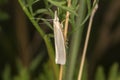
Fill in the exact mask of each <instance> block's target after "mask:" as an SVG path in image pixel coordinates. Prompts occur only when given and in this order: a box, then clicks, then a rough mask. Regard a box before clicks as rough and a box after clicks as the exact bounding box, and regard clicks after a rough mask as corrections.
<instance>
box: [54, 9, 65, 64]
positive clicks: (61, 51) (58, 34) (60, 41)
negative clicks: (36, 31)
mask: <svg viewBox="0 0 120 80" xmlns="http://www.w3.org/2000/svg"><path fill="white" fill-rule="evenodd" d="M53 27H54V41H55V53H56V58H55V62H56V64H61V65H64V64H65V62H66V50H65V39H64V35H63V32H62V24H61V23H60V22H59V18H58V16H57V11H55V14H54V19H53Z"/></svg>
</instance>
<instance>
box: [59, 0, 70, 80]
mask: <svg viewBox="0 0 120 80" xmlns="http://www.w3.org/2000/svg"><path fill="white" fill-rule="evenodd" d="M70 6H71V0H68V7H70ZM69 16H70V13H69V11H67V12H66V20H65V28H64V40H65V42H66V39H67V32H68V22H69ZM62 78H63V65H60V73H59V80H62Z"/></svg>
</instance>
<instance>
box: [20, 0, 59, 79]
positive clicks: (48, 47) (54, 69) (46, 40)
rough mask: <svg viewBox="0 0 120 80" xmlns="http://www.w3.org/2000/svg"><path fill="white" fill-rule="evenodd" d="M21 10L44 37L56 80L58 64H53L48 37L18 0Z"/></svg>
mask: <svg viewBox="0 0 120 80" xmlns="http://www.w3.org/2000/svg"><path fill="white" fill-rule="evenodd" d="M18 1H19V3H20V5H21V7H22V9H23V11H24V12H25V14H26V15H27V16H28V18H29V19H30V21H31V22H32V24H33V25H34V27H35V28H36V30H37V31H38V32H39V34H40V35H41V37H42V38H43V39H44V41H45V44H46V47H47V50H48V55H49V57H50V60H51V62H52V68H53V71H54V75H55V78H56V80H58V72H59V70H58V66H57V65H56V64H55V62H54V58H55V57H54V49H53V46H52V44H51V41H50V38H49V37H48V36H47V35H46V34H45V33H44V31H43V30H42V29H41V27H40V26H39V25H38V24H37V22H36V21H35V20H34V19H33V16H32V15H31V14H30V12H29V11H28V9H27V8H26V7H25V5H24V3H23V2H22V0H18Z"/></svg>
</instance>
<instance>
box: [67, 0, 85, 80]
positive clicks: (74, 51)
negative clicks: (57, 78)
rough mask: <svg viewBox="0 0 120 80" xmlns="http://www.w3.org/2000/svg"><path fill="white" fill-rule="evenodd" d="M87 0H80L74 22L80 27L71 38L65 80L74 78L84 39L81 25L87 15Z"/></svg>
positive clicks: (75, 25) (76, 26)
mask: <svg viewBox="0 0 120 80" xmlns="http://www.w3.org/2000/svg"><path fill="white" fill-rule="evenodd" d="M85 1H86V0H80V1H79V2H78V3H79V5H80V6H79V8H78V16H77V17H76V22H75V24H74V27H75V28H78V27H80V29H77V31H75V32H74V33H73V35H72V38H71V44H70V49H69V55H70V56H69V58H68V65H67V66H66V67H67V68H66V78H65V80H74V79H73V76H74V71H75V66H76V58H77V55H78V51H79V47H80V43H81V39H82V32H83V28H84V27H83V26H81V23H82V21H83V19H84V17H85V12H86V9H85V8H86V3H85Z"/></svg>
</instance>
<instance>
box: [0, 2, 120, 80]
mask: <svg viewBox="0 0 120 80" xmlns="http://www.w3.org/2000/svg"><path fill="white" fill-rule="evenodd" d="M44 6H45V4H44V1H41V3H39V5H34V7H35V8H37V7H41V8H42V7H44ZM43 16H44V15H43ZM87 23H88V22H87ZM87 23H86V24H85V28H84V31H83V39H82V44H81V45H82V47H80V51H81V50H82V48H83V45H84V38H85V34H86V30H87ZM40 25H42V26H43V29H44V31H45V33H52V31H51V30H49V29H48V28H46V27H44V26H45V25H44V24H40ZM52 42H53V40H52ZM78 58H79V57H78ZM34 61H35V62H34ZM115 62H117V63H118V64H119V63H120V0H100V1H99V8H98V10H97V12H96V15H95V17H94V21H93V26H92V31H91V36H90V41H89V46H88V51H87V63H88V67H87V68H88V69H87V70H88V80H93V78H94V75H95V73H96V70H97V68H98V66H99V65H102V66H103V67H104V72H105V76H106V77H108V73H109V69H110V67H111V66H112V64H113V63H115ZM45 63H46V64H47V66H46V65H45ZM18 65H19V66H20V65H21V66H22V68H23V67H24V68H30V69H31V72H30V74H29V75H31V80H37V79H32V78H35V77H38V75H42V72H43V71H44V70H47V72H49V71H50V73H49V74H50V75H51V76H52V74H51V73H52V71H51V68H50V67H49V57H48V54H47V49H46V46H45V43H44V41H43V39H42V38H41V36H40V35H39V33H38V32H37V31H36V29H35V28H34V26H33V25H32V23H31V22H30V21H29V19H28V18H27V17H26V15H25V14H24V12H23V10H22V9H21V6H20V4H19V3H18V1H17V0H0V80H9V77H8V79H5V77H4V76H5V75H4V73H5V70H7V69H9V68H10V69H9V70H10V75H11V76H16V75H17V74H19V70H20V69H21V68H19V70H18ZM32 65H33V66H32ZM78 65H79V64H78ZM9 70H7V71H9ZM21 71H22V70H21ZM6 73H7V72H6ZM21 74H25V73H24V72H23V73H21ZM6 76H7V74H6ZM11 76H10V77H11ZM23 76H24V75H23ZM10 80H13V79H10ZM16 80H19V79H16ZM24 80H27V79H24ZM28 80H29V79H28ZM39 80H42V79H41V78H40V79H39ZM43 80H44V79H43ZM46 80H47V79H46ZM51 80H54V79H51ZM101 80H102V79H101Z"/></svg>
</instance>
